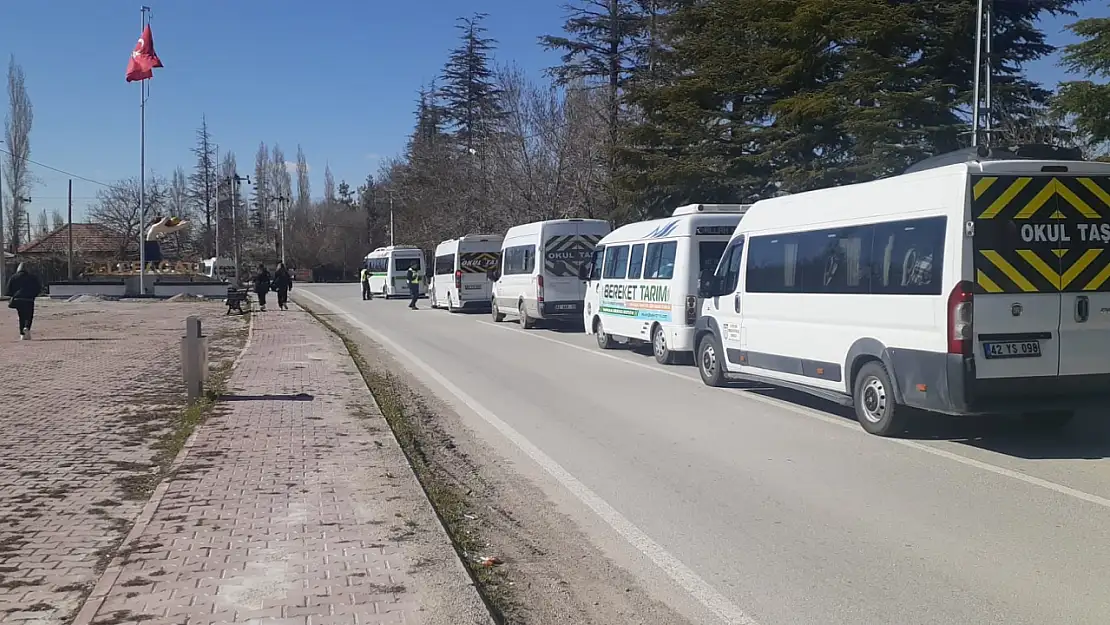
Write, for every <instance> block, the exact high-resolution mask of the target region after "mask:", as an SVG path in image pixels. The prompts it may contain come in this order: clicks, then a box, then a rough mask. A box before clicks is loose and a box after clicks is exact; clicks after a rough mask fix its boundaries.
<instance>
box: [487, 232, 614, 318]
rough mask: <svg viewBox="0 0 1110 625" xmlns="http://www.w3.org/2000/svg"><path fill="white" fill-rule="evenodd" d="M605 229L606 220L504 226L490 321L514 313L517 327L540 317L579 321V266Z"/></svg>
mask: <svg viewBox="0 0 1110 625" xmlns="http://www.w3.org/2000/svg"><path fill="white" fill-rule="evenodd" d="M610 230H612V227H611V226H610V225H609V222H607V221H603V220H600V219H553V220H549V221H537V222H534V223H530V224H524V225H522V226H513V227H512V228H509V231H508V232H507V233H505V240H504V241H503V242H502V244H501V268H500V269H499V270H498V271H496V272H494V274H493V275H492V276H491V277H492V278H494V280H495V282H494V285H493V295H492V297H491V300H490V304H491V306H492V309H493V320H494V321H503V320H504V319H505V315H514V316H516V317H517V318H518V319H520V325H521V326H522V327H524V328H532V327H534V326H535V323H536V321H537V320H541V319H551V320H575V321H577V320H579V319H581V318H582V300H583V298H584V297H585V294H586V285H585V282H583V281H582V279H581V278H580V277H579V270H580V268H581V267H582V265H584V264H586V263H587V262H589V260H590V258H591V256H592V255H593V252H594V246H595V245H597V242H598V241H599V240H601V237H603V236H605V235H607V234H609V231H610Z"/></svg>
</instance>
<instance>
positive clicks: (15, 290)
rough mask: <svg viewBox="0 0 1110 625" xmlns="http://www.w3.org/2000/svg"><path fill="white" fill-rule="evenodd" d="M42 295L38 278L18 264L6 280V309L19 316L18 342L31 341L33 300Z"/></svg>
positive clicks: (33, 314) (33, 318) (33, 315)
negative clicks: (8, 298)
mask: <svg viewBox="0 0 1110 625" xmlns="http://www.w3.org/2000/svg"><path fill="white" fill-rule="evenodd" d="M40 293H42V282H41V281H40V280H39V277H38V276H36V275H35V274H33V273H31V272H30V271H28V270H27V267H26V265H24V264H23V263H19V266H18V267H16V269H15V273H14V274H12V277H11V278H10V279H9V280H8V297H10V298H11V300H9V301H8V308H14V309H15V312H16V314H18V315H19V340H21V341H29V340H31V322H33V321H34V320H35V298H36V297H38V296H39V294H40Z"/></svg>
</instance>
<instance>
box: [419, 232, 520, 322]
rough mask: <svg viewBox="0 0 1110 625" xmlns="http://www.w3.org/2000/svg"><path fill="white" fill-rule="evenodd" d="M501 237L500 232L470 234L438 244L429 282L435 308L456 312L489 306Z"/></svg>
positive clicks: (430, 296) (498, 258) (429, 297)
mask: <svg viewBox="0 0 1110 625" xmlns="http://www.w3.org/2000/svg"><path fill="white" fill-rule="evenodd" d="M502 240H504V238H503V237H502V236H501V235H499V234H468V235H466V236H464V237H461V238H458V239H450V240H447V241H444V242H443V243H440V244H439V245H437V246H436V252H435V261H434V263H433V265H432V266H433V267H434V269H433V274H434V275H433V276H432V280H431V283H430V284H429V285H428V299H429V300H431V305H432V308H446V309H447V310H448V311H450V312H457V311H460V310H463V309H466V308H475V307H482V308H484V307H486V306H489V302H490V297H491V293H492V290H493V289H492V286H493V283H492V282H491V281H490V279H489V272H490V271H492V270H495V269H497V265H498V262H499V261H500V259H501V241H502Z"/></svg>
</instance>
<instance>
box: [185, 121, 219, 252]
mask: <svg viewBox="0 0 1110 625" xmlns="http://www.w3.org/2000/svg"><path fill="white" fill-rule="evenodd" d="M196 138H197V143H196V145H195V146H194V147H193V149H192V152H193V155H194V156H196V159H197V164H196V166H195V167H194V169H193V173H192V174H190V175H189V197H190V199H191V200H192V201H193V203H194V204H195V205H196V206H198V207H203V208H202V210H203V211H204V250H205V254H206V255H207V256H209V257H211V256H212V255H214V254H215V247H214V246H215V236H214V231H213V225H214V221H213V217H214V215H215V211H216V175H217V174H216V170H217V163H216V145H215V144H214V143H212V135H211V134H209V132H208V121H207V119H205V118H204V117H203V116H202V117H201V118H200V127H199V128H197V131H196Z"/></svg>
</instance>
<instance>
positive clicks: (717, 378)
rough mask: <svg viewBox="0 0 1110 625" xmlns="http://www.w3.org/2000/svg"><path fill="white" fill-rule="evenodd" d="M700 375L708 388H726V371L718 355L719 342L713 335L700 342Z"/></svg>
mask: <svg viewBox="0 0 1110 625" xmlns="http://www.w3.org/2000/svg"><path fill="white" fill-rule="evenodd" d="M697 354H698V373H699V374H701V381H702V382H704V383H705V384H706V386H724V385H725V371H724V365H723V364H722V363H721V359H720V354H718V353H717V341H716V339H714V338H713V335H712V334H706V335H705V336H703V337H701V340H700V341H698V351H697Z"/></svg>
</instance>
